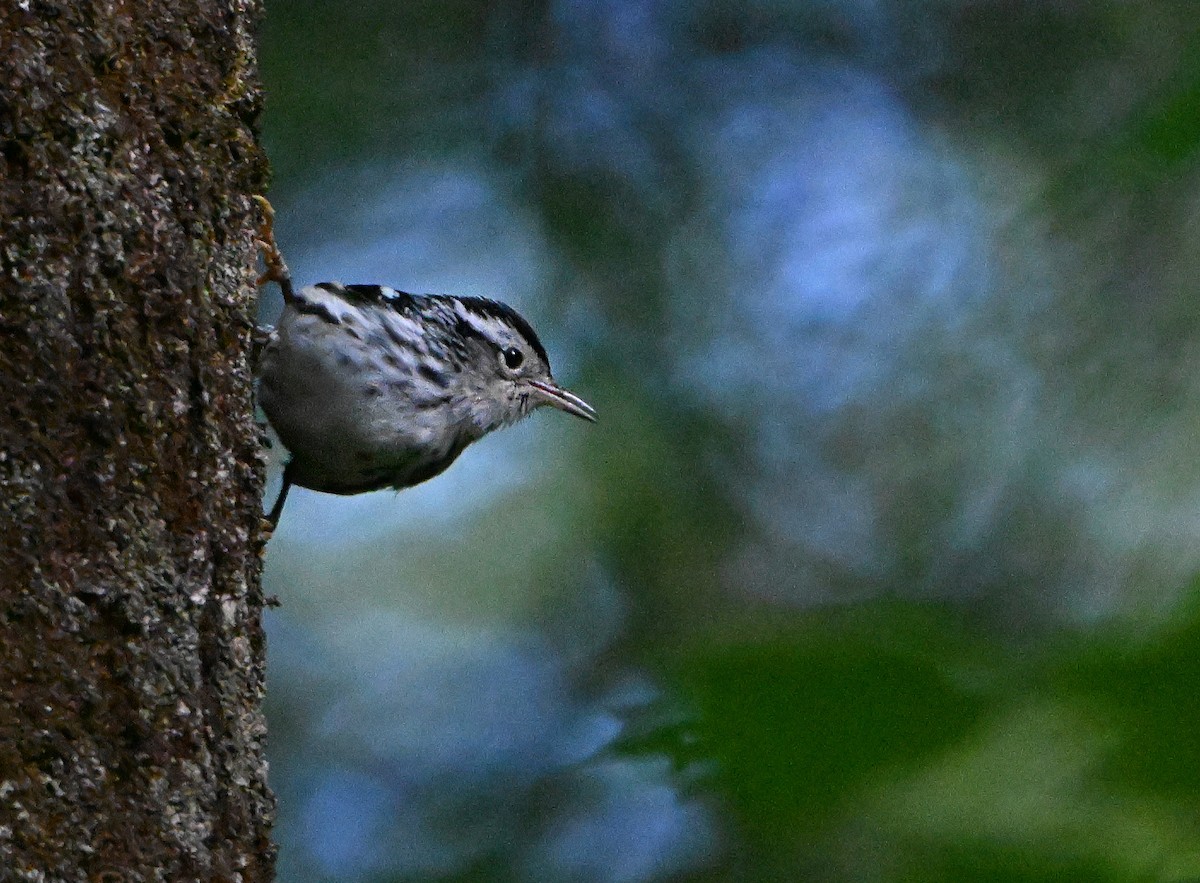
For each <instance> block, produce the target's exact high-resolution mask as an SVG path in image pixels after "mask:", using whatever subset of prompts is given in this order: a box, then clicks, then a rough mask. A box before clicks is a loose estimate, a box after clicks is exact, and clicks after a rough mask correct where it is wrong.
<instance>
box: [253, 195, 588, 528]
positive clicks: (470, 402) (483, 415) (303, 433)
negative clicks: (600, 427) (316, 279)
mask: <svg viewBox="0 0 1200 883" xmlns="http://www.w3.org/2000/svg"><path fill="white" fill-rule="evenodd" d="M255 200H256V201H257V202H258V204H259V206H260V208H261V210H262V223H261V225H260V227H259V230H258V238H257V239H256V244H257V246H258V248H259V249H260V251H261V253H262V256H263V264H264V268H265V272H263V273H262V275H261V276H260V277H259V278H258V285H260V286H261V285H265V284H268V283H270V282H275V283H277V284H278V285H279V288H280V291H281V292H282V293H283V300H284V307H283V312H282V314H281V315H280V317H279V319H278V321H277V322H276V324H275V327H274V329H273V330H272V331H271V332H270V333H269V336H268V339H267V342H266V345H265V346H264V347H263V349H262V353H261V355H260V357H259V360H258V365H257V371H256V374H257V377H256V381H257V391H258V401H259V405H260V406H261V407H262V410H263V412H264V413H265V414H266V417H267V421H268V422H269V423H270V425H271V428H272V429H273V430H274V431H275V434H276V435H277V436H278V438H279V440H280V442H281V443H282V444H283V446H284V448H286V449H287V454H288V459H287V462H286V465H285V466H284V469H283V485H282V487H281V489H280V491H279V495H278V496H277V497H276V500H275V503H274V505H273V506H272V508H271V512H270V513H269V514H268V515H267V520H268V522H269V523H270V525H271V528H272V529H274V527H275V525H276V524H277V523H278V521H279V516H280V514H281V513H282V511H283V505H284V502H285V501H286V499H287V494H288V491H289V490H290V488H291V487H292V486H293V485H297V486H299V487H303V488H309V489H311V490H315V491H323V492H325V493H330V494H359V493H365V492H367V491H375V490H381V489H384V488H395V489H396V490H400V489H403V488H408V487H412V486H413V485H416V484H420V483H421V482H424V481H427V480H428V479H430V478H433V477H434V476H436V475H439V474H440V473H442V472H443V471H445V470H446V468H447V467H449V466H450V464H452V463H453V462H454V461H455V460H456V459H458V456H459V455H460V454H461V453H462V452H463V450H464V449H465V448H466V447H467V446H468V445H470V444H471V443H472V442H475V441H478V440H479V439H481V438H483V437H484V436H485V435H487V434H488V433H489V432H492V431H494V430H497V429H500V428H503V427H505V426H510V425H512V424H514V423H516V422H517V421H519V420H521V419H522V418H524V417H526V416H527V415H528V414H530V413H531V412H532V411H534V410H535V409H537V408H541V407H551V408H556V409H558V410H560V411H564V412H565V413H567V414H572V415H574V416H576V417H579V418H582V419H583V420H586V421H589V422H595V421H596V411H595V409H594V408H592V406H591V405H589V404H588V403H587V402H585V401H584V400H583V399H581V398H580V397H579V396H577V395H576V394H574V393H573V392H570V391H569V390H567V389H565V388H564V387H562V386H560V385H559V384H558V383H557V382H556V381H555V380H554V377H553V375H552V374H551V371H550V359H549V356H548V355H547V354H546V349H545V347H543V346H542V343H541V341H540V340H539V339H538V336H537V333H536V332H535V331H534V330H533V326H531V325H530V324H529V322H527V321H526V320H525V319H524V318H523V317H522V316H521V315H520V314H519V313H518V312H517V311H516V310H514V309H513V308H512V307H510V306H508V305H507V304H505V303H502V302H500V301H497V300H492V299H489V298H483V297H457V296H454V295H448V294H410V293H407V292H404V291H400V290H397V289H395V288H391V287H388V286H385V285H358V284H356V285H344V284H342V283H340V282H320V283H317V284H315V285H310V286H306V287H304V288H300V289H298V290H297V289H296V287H295V286H294V285H293V283H292V279H291V275H290V273H289V271H288V268H287V265H286V264H285V263H284V260H283V255H282V254H281V253H280V251H279V248H278V246H277V245H276V243H275V235H274V222H275V212H274V209H273V208H272V206H271V204H270V202H268V201H267V199H266V198H265V197H263V196H255Z"/></svg>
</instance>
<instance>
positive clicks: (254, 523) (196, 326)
mask: <svg viewBox="0 0 1200 883" xmlns="http://www.w3.org/2000/svg"><path fill="white" fill-rule="evenodd" d="M259 15H260V9H259V5H258V3H257V2H249V0H221V2H217V0H211V2H210V0H180V2H173V3H162V4H159V3H146V4H127V3H122V2H119V0H111V2H102V0H82V2H73V0H71V2H68V0H64V2H40V0H13V2H10V3H6V4H5V5H4V8H3V10H0V562H3V563H2V565H0V879H3V880H9V879H12V880H47V881H50V880H72V881H73V880H105V879H109V880H121V881H138V880H244V881H258V880H268V879H270V877H271V874H272V865H273V848H272V846H271V843H270V840H269V828H270V821H271V816H272V810H273V801H272V798H271V795H270V792H269V790H268V789H267V785H266V763H265V759H264V750H263V740H264V722H263V716H262V710H261V700H262V692H263V657H264V639H263V631H262V624H261V613H262V607H263V597H262V593H261V590H260V582H259V577H260V568H261V552H262V542H263V534H262V523H261V519H260V516H259V501H260V493H261V484H262V464H261V459H260V453H259V433H258V430H257V428H256V426H255V424H254V421H253V395H252V378H251V370H250V367H249V363H248V355H249V352H250V345H251V337H252V332H253V298H254V287H253V276H254V269H253V267H254V246H253V234H252V231H253V227H254V223H255V218H254V211H253V206H252V203H251V202H250V200H249V194H251V193H255V192H261V191H262V190H263V189H264V188H265V184H266V163H265V159H264V155H263V152H262V150H261V148H260V146H259V144H258V138H257V131H256V126H257V119H258V115H259V111H260V105H261V91H260V87H259V83H258V78H257V70H256V62H255V52H254V29H255V27H256V25H257V21H258V17H259Z"/></svg>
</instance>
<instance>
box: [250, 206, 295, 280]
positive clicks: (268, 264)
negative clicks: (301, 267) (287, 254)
mask: <svg viewBox="0 0 1200 883" xmlns="http://www.w3.org/2000/svg"><path fill="white" fill-rule="evenodd" d="M253 199H254V201H255V202H257V203H258V207H259V208H260V209H262V223H261V224H259V226H258V238H257V239H255V240H254V243H255V245H257V246H258V248H259V250H260V251H261V252H262V258H263V267H264V270H265V272H264V273H263V274H262V275H261V276H259V277H258V280H257V282H256V283H255V284H257V285H266V284H267V283H268V282H278V283H279V287H280V288H281V289H282V290H283V297H284V299H285V300H290V299H291V294H292V277H291V274H289V273H288V268H287V264H285V263H284V262H283V254H282V252H280V251H279V246H278V245H276V244H275V209H274V207H273V206H272V205H271V203H269V202H268V201H267V198H266V197H265V196H261V195H259V194H255V195H254V196H253Z"/></svg>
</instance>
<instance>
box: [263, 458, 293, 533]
mask: <svg viewBox="0 0 1200 883" xmlns="http://www.w3.org/2000/svg"><path fill="white" fill-rule="evenodd" d="M291 489H292V464H291V462H289V463H288V464H287V465H286V466H284V467H283V485H282V486H280V488H279V496H277V497H276V498H275V505H274V506H272V507H271V511H270V512H269V513H268V514H267V521H268V522H269V523H270V525H271V533H274V532H275V526H276V525H277V524H279V516H280V515H282V514H283V504H284V502H285V501H286V500H287V495H288V491H290V490H291Z"/></svg>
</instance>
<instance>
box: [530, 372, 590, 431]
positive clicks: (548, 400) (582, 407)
mask: <svg viewBox="0 0 1200 883" xmlns="http://www.w3.org/2000/svg"><path fill="white" fill-rule="evenodd" d="M529 385H530V386H532V387H533V388H534V389H536V390H537V391H538V392H539V393H540V394H541V399H542V402H541V403H542V404H544V405H550V406H551V407H554V408H558V409H559V410H560V411H566V412H567V413H568V414H574V415H575V416H576V417H582V418H583V419H584V420H587V421H589V422H591V423H595V422H596V409H595V408H593V407H592V406H591V405H589V404H588V403H587V402H585V401H584V400H583V399H581V398H580V397H579V396H577V395H575V393H573V392H568V391H567V390H565V389H563V388H562V387H561V386H556V385H554V384H553V383H544V382H542V381H540V380H531V381H529Z"/></svg>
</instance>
